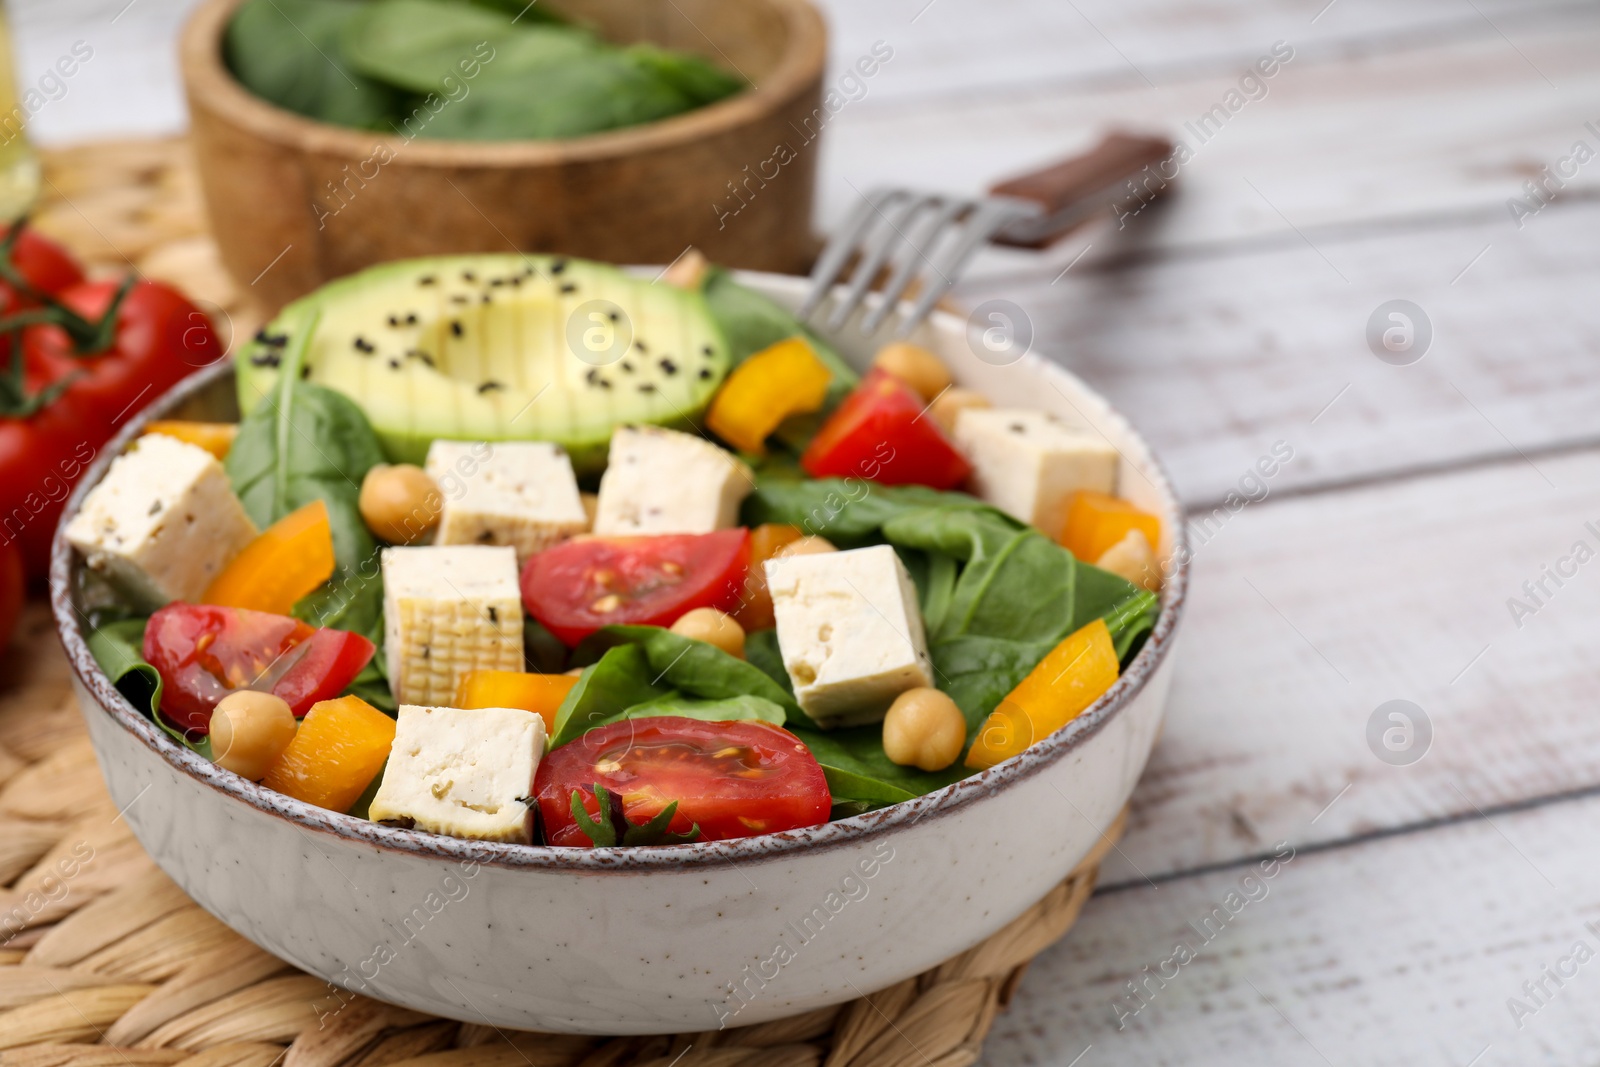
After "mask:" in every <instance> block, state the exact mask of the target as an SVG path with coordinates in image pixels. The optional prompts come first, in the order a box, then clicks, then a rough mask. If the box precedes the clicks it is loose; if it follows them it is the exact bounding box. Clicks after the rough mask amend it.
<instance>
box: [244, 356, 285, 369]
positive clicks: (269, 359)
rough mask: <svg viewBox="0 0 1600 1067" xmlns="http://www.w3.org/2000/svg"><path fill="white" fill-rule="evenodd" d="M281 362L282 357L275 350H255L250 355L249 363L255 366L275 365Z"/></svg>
mask: <svg viewBox="0 0 1600 1067" xmlns="http://www.w3.org/2000/svg"><path fill="white" fill-rule="evenodd" d="M282 362H283V357H282V356H280V355H278V353H276V352H257V353H256V354H255V355H253V356H251V357H250V363H251V365H253V366H256V367H276V366H278V365H279V364H280V363H282Z"/></svg>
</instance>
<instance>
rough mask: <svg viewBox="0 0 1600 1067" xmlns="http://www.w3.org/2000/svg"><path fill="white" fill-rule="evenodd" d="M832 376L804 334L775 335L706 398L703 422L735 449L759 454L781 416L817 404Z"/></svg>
mask: <svg viewBox="0 0 1600 1067" xmlns="http://www.w3.org/2000/svg"><path fill="white" fill-rule="evenodd" d="M832 381H833V375H831V374H829V373H828V368H827V367H824V366H823V365H822V361H821V360H820V359H818V358H817V357H816V354H815V353H814V352H812V351H811V346H810V345H809V344H807V343H806V342H805V339H804V338H800V337H791V338H789V339H788V340H786V341H779V342H778V343H777V344H775V345H773V346H772V347H770V348H763V349H762V350H761V351H759V352H757V353H756V354H755V355H753V356H750V357H749V358H748V359H746V360H745V361H744V362H743V363H741V364H739V366H737V367H736V368H734V371H733V373H732V374H730V375H728V380H727V381H725V382H723V383H722V389H721V390H719V391H718V393H717V395H716V398H715V399H713V400H712V401H711V410H710V411H708V412H707V413H706V425H707V426H709V427H710V428H711V432H712V433H715V434H716V435H717V436H718V437H720V438H722V439H723V440H724V441H726V442H728V443H729V444H730V445H732V446H733V447H735V448H737V449H738V450H739V451H741V452H751V453H754V454H756V455H760V454H762V453H763V452H764V451H765V445H764V442H765V441H766V439H767V435H769V434H771V433H772V431H774V430H776V429H777V428H778V424H779V423H781V422H782V421H783V420H784V419H786V418H788V417H789V416H791V415H802V414H805V413H806V412H810V411H816V410H818V409H819V408H821V407H822V401H823V400H824V399H825V398H826V397H827V395H828V385H829V383H830V382H832Z"/></svg>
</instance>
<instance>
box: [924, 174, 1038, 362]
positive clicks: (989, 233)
mask: <svg viewBox="0 0 1600 1067" xmlns="http://www.w3.org/2000/svg"><path fill="white" fill-rule="evenodd" d="M1035 211H1037V208H1035V207H1033V206H1032V205H1029V204H1026V203H1019V202H1017V201H1014V200H1003V199H1000V198H998V197H989V198H986V199H984V200H980V201H978V206H977V208H976V209H974V210H973V212H972V214H971V216H969V217H968V219H967V221H966V224H965V227H964V228H963V229H962V231H961V233H960V235H959V236H958V237H957V238H956V241H955V243H954V244H952V245H951V246H950V247H949V248H948V249H946V250H945V252H944V253H943V254H942V255H941V256H940V257H939V260H940V262H938V263H930V264H929V267H930V268H931V269H932V270H933V272H934V273H935V274H937V275H938V279H937V280H935V281H926V284H925V285H924V286H923V289H922V292H921V294H919V295H918V297H917V302H916V304H915V305H914V306H913V307H912V309H911V312H910V314H908V315H907V316H906V317H905V319H904V320H903V321H902V322H901V323H900V325H899V326H898V327H896V328H895V331H894V335H895V336H896V337H905V336H907V335H908V334H910V333H911V331H912V330H914V329H916V327H917V324H918V323H920V322H921V321H922V320H923V319H925V318H927V317H928V314H929V312H931V311H932V310H933V307H934V305H935V304H937V303H938V302H939V300H940V298H941V297H943V296H944V294H945V293H948V292H949V291H950V287H951V286H953V285H955V279H956V277H957V276H958V275H959V274H960V273H961V268H962V267H964V266H966V264H967V260H969V259H971V258H972V256H973V254H974V253H976V252H977V251H978V248H979V247H980V246H982V245H984V244H987V243H988V241H989V239H990V238H991V237H993V236H994V235H995V234H996V233H998V232H999V231H1000V230H1001V229H1003V228H1004V227H1005V226H1006V225H1007V224H1008V223H1010V222H1011V221H1012V220H1013V219H1016V218H1018V217H1020V216H1022V215H1028V214H1033V213H1034V212H1035ZM922 277H923V278H924V279H925V280H926V279H927V274H926V273H924V274H923V275H922Z"/></svg>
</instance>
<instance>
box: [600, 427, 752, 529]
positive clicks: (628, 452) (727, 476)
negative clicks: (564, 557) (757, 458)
mask: <svg viewBox="0 0 1600 1067" xmlns="http://www.w3.org/2000/svg"><path fill="white" fill-rule="evenodd" d="M753 488H755V481H754V479H753V478H752V477H751V475H750V468H749V467H748V466H746V465H745V463H744V461H743V460H741V459H739V457H737V456H735V455H733V454H732V453H731V452H728V451H725V450H724V449H722V448H719V447H717V446H716V445H714V444H712V443H711V442H710V441H707V440H706V439H705V438H703V437H698V436H696V435H695V434H691V433H679V432H678V431H676V430H664V429H662V428H661V427H659V426H621V427H618V428H617V430H616V431H615V432H614V433H613V434H612V435H611V454H610V457H609V460H608V462H607V466H606V473H605V474H604V476H602V477H601V479H600V504H599V510H598V511H597V512H596V513H595V517H594V532H595V533H597V534H602V535H605V536H616V535H619V534H622V535H626V534H702V533H710V532H711V531H713V530H725V529H727V528H728V527H730V526H737V525H738V523H739V503H740V502H741V501H742V500H744V498H745V496H746V495H748V494H749V492H750V490H751V489H753Z"/></svg>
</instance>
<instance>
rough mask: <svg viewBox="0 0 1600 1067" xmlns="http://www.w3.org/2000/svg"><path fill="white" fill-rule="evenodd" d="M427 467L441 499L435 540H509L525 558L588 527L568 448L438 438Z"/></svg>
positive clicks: (447, 542) (448, 542) (445, 542)
mask: <svg viewBox="0 0 1600 1067" xmlns="http://www.w3.org/2000/svg"><path fill="white" fill-rule="evenodd" d="M427 471H428V474H429V476H430V477H432V478H433V480H434V481H435V482H437V483H438V484H439V494H440V496H441V497H442V498H443V501H444V506H443V509H442V511H441V513H440V516H439V532H438V534H437V536H436V537H435V539H434V544H438V545H510V546H511V547H512V548H514V549H516V550H517V563H518V564H519V565H520V564H523V563H526V562H527V560H528V557H529V556H531V555H533V554H534V553H535V552H542V551H543V550H544V549H547V548H549V547H550V546H551V545H553V544H556V543H557V542H559V541H564V540H566V539H567V538H568V537H571V536H572V535H573V534H576V533H582V532H583V531H585V530H587V529H588V528H589V516H588V513H587V512H585V511H584V510H583V501H582V500H581V499H579V497H578V479H577V477H576V476H575V475H574V474H573V473H572V460H571V459H570V458H569V457H568V456H567V451H566V449H564V448H562V447H561V446H560V445H555V444H550V443H548V442H544V441H500V442H496V443H493V444H491V443H488V442H485V441H435V442H434V443H433V446H432V447H431V448H429V449H428V464H427Z"/></svg>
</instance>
